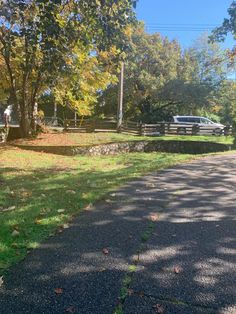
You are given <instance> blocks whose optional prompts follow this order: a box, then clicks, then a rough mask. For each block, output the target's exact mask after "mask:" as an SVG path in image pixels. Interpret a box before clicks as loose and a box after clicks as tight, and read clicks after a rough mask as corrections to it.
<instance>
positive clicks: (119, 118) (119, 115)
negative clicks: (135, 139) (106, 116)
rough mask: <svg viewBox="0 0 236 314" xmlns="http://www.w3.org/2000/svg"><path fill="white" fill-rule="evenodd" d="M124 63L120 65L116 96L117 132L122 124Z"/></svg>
mask: <svg viewBox="0 0 236 314" xmlns="http://www.w3.org/2000/svg"><path fill="white" fill-rule="evenodd" d="M124 68H125V65H124V62H122V63H121V71H120V79H119V94H118V110H117V131H118V132H119V131H120V129H121V126H122V122H123V98H124Z"/></svg>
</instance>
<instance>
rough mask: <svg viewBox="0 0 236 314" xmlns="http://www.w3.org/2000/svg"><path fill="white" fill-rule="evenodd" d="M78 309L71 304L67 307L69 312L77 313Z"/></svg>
mask: <svg viewBox="0 0 236 314" xmlns="http://www.w3.org/2000/svg"><path fill="white" fill-rule="evenodd" d="M75 311H76V308H75V307H74V306H69V307H68V308H67V309H66V312H67V313H75Z"/></svg>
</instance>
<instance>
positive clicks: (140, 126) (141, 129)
mask: <svg viewBox="0 0 236 314" xmlns="http://www.w3.org/2000/svg"><path fill="white" fill-rule="evenodd" d="M143 127H144V128H145V124H142V122H141V123H140V124H139V135H140V136H143Z"/></svg>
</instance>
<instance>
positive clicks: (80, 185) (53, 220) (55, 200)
mask: <svg viewBox="0 0 236 314" xmlns="http://www.w3.org/2000/svg"><path fill="white" fill-rule="evenodd" d="M194 158H196V156H191V155H183V154H166V153H149V154H147V153H132V154H122V155H119V156H112V157H111V156H106V157H105V156H102V157H89V158H88V157H78V156H77V157H65V156H57V155H51V154H45V153H37V152H31V151H24V150H21V149H16V148H12V147H6V149H4V151H3V152H1V158H0V169H1V170H0V185H1V189H0V226H1V228H0V274H4V273H5V272H6V270H7V269H8V268H9V267H10V266H11V265H13V264H15V263H17V262H19V261H20V260H22V259H23V258H24V257H25V256H26V255H27V254H28V253H29V252H30V251H31V250H32V249H34V248H36V247H38V246H39V244H40V243H42V242H43V241H44V240H45V239H47V238H48V237H49V236H53V235H55V234H56V233H57V232H63V229H66V228H68V227H69V223H70V221H72V220H73V217H74V216H76V215H78V214H79V213H80V212H81V211H82V210H84V209H85V210H86V208H91V206H92V204H94V203H95V202H96V201H98V200H103V201H105V202H108V201H110V200H111V199H112V192H114V190H115V189H117V188H118V187H119V186H121V185H122V184H124V183H125V182H127V181H128V180H132V178H135V177H138V176H141V175H143V174H147V173H148V172H152V171H157V170H161V169H164V168H167V167H171V166H173V165H176V164H178V163H181V162H186V161H190V160H191V159H194Z"/></svg>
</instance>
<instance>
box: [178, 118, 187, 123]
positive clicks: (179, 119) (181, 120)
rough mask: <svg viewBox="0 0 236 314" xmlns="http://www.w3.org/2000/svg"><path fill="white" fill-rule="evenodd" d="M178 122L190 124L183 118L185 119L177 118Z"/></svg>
mask: <svg viewBox="0 0 236 314" xmlns="http://www.w3.org/2000/svg"><path fill="white" fill-rule="evenodd" d="M177 121H178V122H188V121H187V118H183V117H182V118H177Z"/></svg>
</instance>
